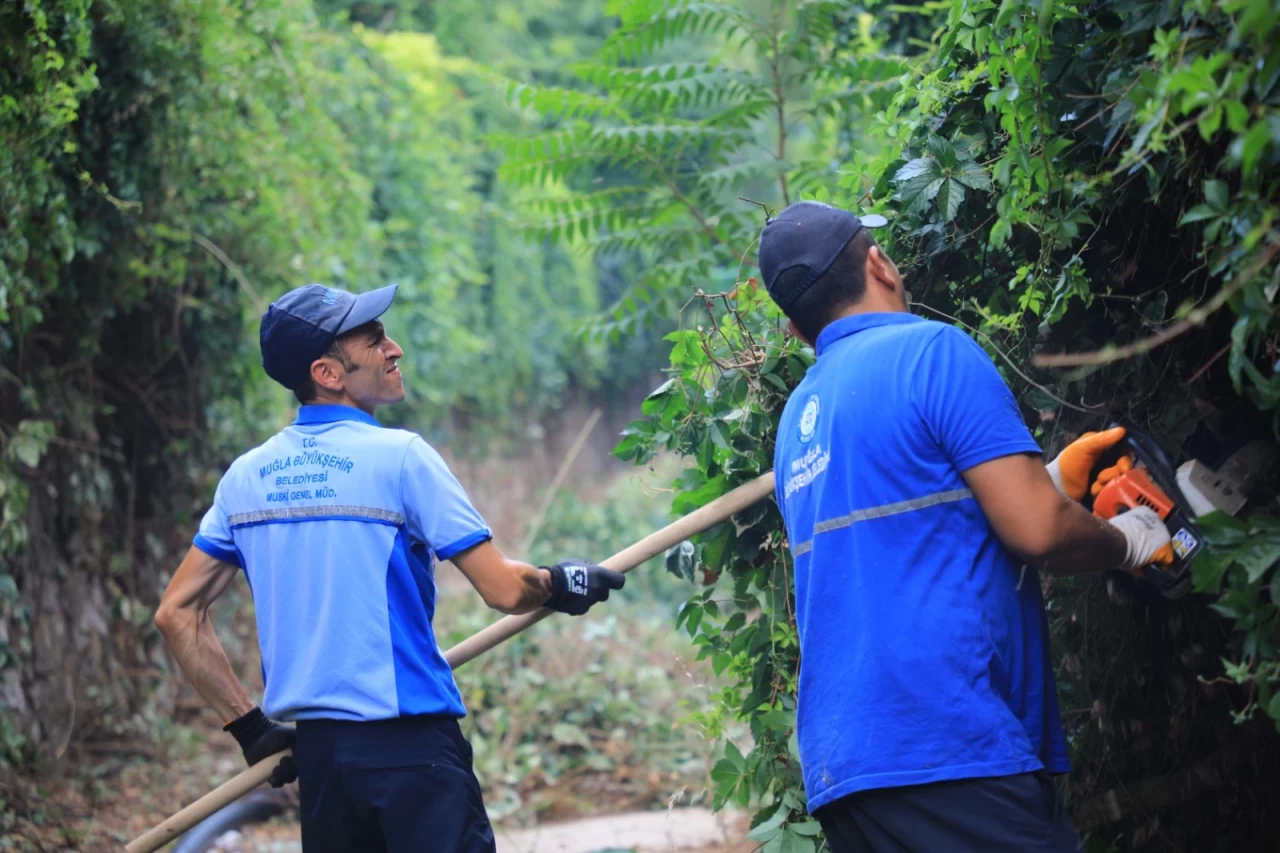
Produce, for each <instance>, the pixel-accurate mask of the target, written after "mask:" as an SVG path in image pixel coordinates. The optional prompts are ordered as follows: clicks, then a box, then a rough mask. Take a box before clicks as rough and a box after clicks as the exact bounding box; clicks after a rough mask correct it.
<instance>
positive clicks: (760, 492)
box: [125, 471, 773, 853]
mask: <svg viewBox="0 0 1280 853" xmlns="http://www.w3.org/2000/svg"><path fill="white" fill-rule="evenodd" d="M772 493H773V472H772V471H769V472H768V473H765V474H761V475H760V476H759V477H757V478H756V479H754V480H752V481H751V482H749V483H743V484H742V485H741V486H739V487H738V488H736V489H734V490H733V491H732V492H729V493H728V494H727V495H721V496H720V497H718V498H716V499H715V500H714V501H712V502H711V503H709V504H707V505H706V506H704V507H699V508H698V509H696V510H694V511H693V512H691V513H689V514H688V515H686V516H684V517H683V518H680V519H677V520H676V521H673V522H672V523H671V524H668V525H667V526H666V527H664V528H662V529H661V530H659V531H656V532H654V533H650V534H649V535H648V536H646V537H645V538H643V539H641V540H640V541H639V542H637V543H635V544H634V545H631V546H629V547H627V548H625V549H623V550H622V551H619V552H618V553H617V554H614V555H613V556H612V557H610V558H609V559H607V560H605V561H603V562H602V563H600V565H602V566H604V567H605V568H608V569H613V570H614V571H616V572H624V573H625V572H629V571H631V570H632V569H634V568H635V567H636V566H639V565H640V564H641V563H644V562H645V561H647V560H649V559H650V558H652V557H656V556H657V555H659V554H661V553H663V552H664V551H666V550H667V549H668V548H671V547H672V546H675V545H679V544H680V543H681V542H683V541H684V540H686V539H688V538H689V537H691V536H694V535H696V534H698V533H701V532H702V531H704V530H707V529H709V528H711V527H714V526H716V525H717V524H719V523H721V522H722V521H727V520H728V519H729V517H730V516H732V515H734V514H735V513H738V512H741V511H742V510H744V509H746V508H747V507H749V506H752V505H753V504H756V503H758V502H759V501H761V500H763V499H764V498H765V497H767V496H768V495H770V494H772ZM553 612H554V611H551V610H547V609H546V608H543V609H541V610H536V611H534V612H533V613H525V614H523V615H520V616H504V617H503V618H501V619H499V620H498V621H497V622H494V623H493V624H492V625H490V626H489V627H487V628H484V629H483V630H481V631H479V632H478V633H476V634H474V635H472V636H471V637H468V638H467V639H465V640H463V641H462V642H461V643H458V645H456V646H454V647H453V648H451V649H449V650H448V651H447V652H445V653H444V657H445V660H447V661H448V662H449V666H451V667H453V668H454V669H457V668H458V667H460V666H462V665H463V664H464V663H467V662H468V661H471V660H475V659H476V658H478V657H479V656H480V655H482V654H484V653H485V652H487V651H489V650H490V649H492V648H493V647H494V646H496V645H498V644H499V643H502V642H504V641H505V640H509V639H510V638H512V637H514V636H515V635H516V634H519V633H520V632H521V631H523V630H525V629H526V628H529V627H530V626H532V625H535V624H537V623H538V622H541V621H542V620H543V619H546V618H547V617H548V616H550V615H551V614H552V613H553ZM285 755H286V752H278V753H276V754H275V755H272V756H271V757H269V758H266V759H263V760H262V761H259V762H258V763H257V764H255V765H253V766H252V767H250V768H249V769H248V770H245V771H244V772H243V773H241V774H240V775H239V776H236V777H234V778H233V779H230V780H228V781H226V782H224V783H222V784H221V785H219V786H218V787H217V788H214V789H213V790H212V791H210V792H209V793H207V794H205V795H204V796H203V797H201V798H200V799H198V800H196V801H195V802H194V803H192V804H191V805H189V806H187V807H186V808H184V809H182V811H180V812H177V813H176V814H173V815H171V816H170V817H168V818H166V819H165V820H164V822H162V823H160V824H158V825H156V826H155V827H153V828H152V829H149V830H147V831H146V832H145V833H143V834H142V835H139V836H138V837H137V838H135V839H134V840H133V841H130V842H129V843H128V844H127V845H126V846H125V851H126V853H154V851H156V850H159V849H160V848H161V847H163V846H164V845H166V844H168V843H169V842H170V841H172V840H174V839H175V838H177V837H178V836H179V835H181V834H182V833H184V832H186V831H187V830H188V829H190V828H191V827H193V826H195V825H196V824H197V823H199V822H200V821H202V820H204V819H205V818H206V817H208V816H209V815H211V814H213V813H214V812H216V811H218V810H219V809H222V808H225V807H226V806H227V805H228V804H230V803H232V802H234V801H235V800H237V799H239V798H240V797H243V796H244V795H245V794H247V793H249V792H250V791H252V790H253V789H254V788H256V787H258V786H259V785H261V784H262V783H263V782H265V781H267V779H268V777H270V776H271V771H272V770H274V769H275V767H276V765H277V764H278V763H279V761H280V759H281V758H283V757H284V756H285Z"/></svg>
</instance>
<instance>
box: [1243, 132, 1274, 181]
mask: <svg viewBox="0 0 1280 853" xmlns="http://www.w3.org/2000/svg"><path fill="white" fill-rule="evenodd" d="M1270 141H1271V130H1270V129H1269V128H1268V127H1267V123H1266V122H1265V121H1262V120H1258V121H1255V122H1254V123H1253V126H1252V127H1250V128H1249V132H1248V133H1246V134H1245V136H1244V142H1243V144H1242V145H1241V153H1240V168H1241V171H1243V172H1244V174H1245V175H1249V174H1251V173H1252V172H1253V171H1254V167H1255V166H1257V164H1258V158H1259V157H1261V156H1262V150H1263V149H1264V148H1266V146H1267V143H1268V142H1270Z"/></svg>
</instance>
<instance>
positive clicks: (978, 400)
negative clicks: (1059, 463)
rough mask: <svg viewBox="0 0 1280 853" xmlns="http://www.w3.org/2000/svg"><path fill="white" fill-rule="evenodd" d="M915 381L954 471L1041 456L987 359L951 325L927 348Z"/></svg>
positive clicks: (923, 414) (918, 396)
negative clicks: (1020, 456)
mask: <svg viewBox="0 0 1280 853" xmlns="http://www.w3.org/2000/svg"><path fill="white" fill-rule="evenodd" d="M915 379H916V381H915V383H914V389H915V390H914V393H915V395H916V406H917V409H918V411H919V412H920V415H921V417H923V418H924V420H925V422H926V424H927V426H928V428H929V430H930V431H931V432H932V434H933V436H934V438H935V439H936V440H937V442H938V444H939V446H940V447H941V448H942V450H943V452H944V453H945V454H946V456H947V458H948V459H950V460H951V464H952V465H953V466H954V467H955V469H956V470H957V471H960V472H963V471H967V470H968V469H970V468H972V467H974V466H975V465H981V464H982V463H983V462H989V461H991V460H992V459H998V458H999V457H1001V456H1012V455H1013V454H1015V453H1040V452H1041V451H1040V446H1039V445H1038V444H1036V442H1035V439H1034V438H1032V437H1031V431H1030V430H1029V429H1027V425H1026V422H1025V421H1023V419H1022V413H1021V412H1019V411H1018V404H1017V402H1016V401H1015V400H1014V398H1013V392H1012V391H1010V390H1009V386H1008V385H1006V384H1005V382H1004V379H1002V378H1001V376H1000V372H999V371H998V370H996V366H995V365H994V364H992V363H991V358H990V357H989V356H988V355H987V354H986V352H985V351H983V349H982V347H980V346H978V344H977V343H976V342H975V341H974V340H973V339H972V338H970V337H969V336H968V335H966V334H965V333H964V332H962V331H960V330H959V329H957V328H955V327H954V326H945V327H944V328H943V329H942V331H941V332H939V333H938V335H937V336H935V337H934V339H933V340H932V341H930V342H929V344H928V346H926V348H925V350H924V353H923V354H922V356H921V359H920V365H919V367H918V368H917V373H916V377H915Z"/></svg>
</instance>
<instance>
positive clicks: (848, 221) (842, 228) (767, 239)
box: [759, 201, 888, 313]
mask: <svg viewBox="0 0 1280 853" xmlns="http://www.w3.org/2000/svg"><path fill="white" fill-rule="evenodd" d="M887 221H888V220H886V219H885V218H884V217H883V216H880V215H879V214H875V213H872V214H868V215H866V216H864V217H862V218H861V219H859V218H858V217H857V216H854V215H853V214H852V213H850V212H849V211H847V210H841V209H840V208H838V207H832V206H831V205H829V204H823V203H822V202H820V201H798V202H796V203H795V204H793V205H791V206H790V207H788V208H787V209H786V210H784V211H782V212H781V213H779V214H778V215H777V216H775V217H773V218H772V219H769V220H768V221H767V222H765V226H764V230H763V231H761V232H760V253H759V264H760V275H761V276H763V278H764V286H765V289H766V290H768V291H769V295H770V296H771V297H773V301H774V302H776V303H777V305H778V307H779V308H781V309H782V310H783V312H784V313H786V312H787V311H790V310H791V307H792V306H793V305H795V303H796V300H797V299H799V298H800V297H801V296H802V295H804V292H805V291H806V290H808V289H809V287H810V286H811V285H812V284H813V283H814V282H815V281H817V280H818V279H819V278H821V277H822V275H823V274H824V273H826V271H827V270H829V269H830V268H831V265H832V264H833V263H834V262H835V259H836V258H837V257H839V255H840V252H842V251H843V250H844V247H845V246H847V245H848V244H849V241H850V240H852V239H853V237H854V235H855V234H857V233H858V232H859V231H861V230H862V229H863V228H879V227H880V226H881V225H884V224H885V223H886V222H887ZM796 267H801V268H802V269H803V270H804V274H803V275H800V276H796V277H795V278H794V279H792V280H791V281H789V282H787V284H786V288H785V289H784V290H783V291H781V292H780V291H779V290H778V279H779V278H781V277H782V274H783V273H784V272H786V271H788V270H791V269H794V268H796Z"/></svg>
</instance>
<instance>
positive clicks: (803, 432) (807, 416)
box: [800, 394, 820, 444]
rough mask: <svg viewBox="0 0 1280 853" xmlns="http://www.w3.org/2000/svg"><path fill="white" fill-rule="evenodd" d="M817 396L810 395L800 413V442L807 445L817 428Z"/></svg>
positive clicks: (818, 407)
mask: <svg viewBox="0 0 1280 853" xmlns="http://www.w3.org/2000/svg"><path fill="white" fill-rule="evenodd" d="M819 409H820V406H819V404H818V395H817V394H812V395H810V396H809V399H808V400H806V401H805V404H804V409H803V411H801V412H800V441H802V442H804V443H805V444H807V443H808V442H809V439H811V438H813V431H814V429H815V428H816V427H817V426H818V411H819Z"/></svg>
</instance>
